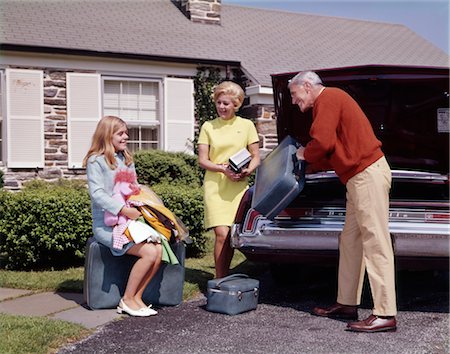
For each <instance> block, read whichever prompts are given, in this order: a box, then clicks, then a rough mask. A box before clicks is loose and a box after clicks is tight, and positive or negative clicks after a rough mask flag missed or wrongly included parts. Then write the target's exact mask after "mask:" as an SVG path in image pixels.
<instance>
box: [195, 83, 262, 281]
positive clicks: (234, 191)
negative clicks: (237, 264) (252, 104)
mask: <svg viewBox="0 0 450 354" xmlns="http://www.w3.org/2000/svg"><path fill="white" fill-rule="evenodd" d="M213 98H214V102H215V105H216V110H217V114H218V117H217V118H216V119H213V120H211V121H207V122H205V123H204V124H203V125H202V127H201V130H200V135H199V139H198V144H199V145H198V161H199V165H200V166H201V167H202V168H204V169H205V170H206V173H205V179H204V185H203V187H204V202H205V226H206V227H207V228H213V229H214V234H215V244H214V262H215V270H216V278H222V277H224V276H226V275H227V274H228V272H229V268H230V263H231V259H232V258H233V249H232V248H231V246H230V235H229V233H230V226H231V225H232V224H233V221H234V217H235V215H236V211H237V208H238V206H239V202H240V200H241V198H242V196H243V194H244V192H245V190H246V189H247V188H248V180H247V176H249V175H250V174H251V173H252V172H253V171H254V170H255V169H256V167H258V165H259V162H260V156H259V138H258V133H257V132H256V128H255V125H254V124H253V122H252V121H250V120H249V119H244V118H241V117H238V116H236V112H237V110H238V109H239V108H240V107H241V105H242V103H243V101H244V91H243V90H242V88H241V87H240V86H239V85H238V84H235V83H234V82H231V81H224V82H222V83H221V84H220V85H218V86H217V87H216V89H215V90H214V96H213ZM242 148H247V149H248V150H249V152H250V154H251V155H252V160H251V162H250V164H249V166H248V167H247V168H244V169H243V170H242V171H241V173H234V172H233V171H232V170H231V169H230V168H228V159H229V158H230V156H232V155H233V154H235V153H236V152H238V151H239V150H241V149H242Z"/></svg>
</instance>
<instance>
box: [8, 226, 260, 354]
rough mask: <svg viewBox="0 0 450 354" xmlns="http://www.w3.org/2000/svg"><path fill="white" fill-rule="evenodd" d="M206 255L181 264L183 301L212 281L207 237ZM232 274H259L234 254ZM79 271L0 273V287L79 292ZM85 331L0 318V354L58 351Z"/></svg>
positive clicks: (41, 319)
mask: <svg viewBox="0 0 450 354" xmlns="http://www.w3.org/2000/svg"><path fill="white" fill-rule="evenodd" d="M208 240H209V242H208V245H207V252H206V253H205V255H204V256H203V257H200V258H188V259H186V261H185V268H186V276H185V283H184V289H183V299H184V300H185V301H186V300H189V299H193V298H196V297H198V296H199V295H200V294H201V293H205V291H206V283H207V281H208V280H209V279H212V278H213V277H214V258H213V252H212V249H213V242H212V240H213V235H212V234H211V233H210V234H208ZM231 268H232V272H233V273H237V272H239V273H241V272H244V273H247V274H252V273H254V272H259V271H261V268H260V267H259V266H255V265H254V264H252V263H251V262H248V261H246V259H245V257H244V256H243V255H242V254H241V253H240V252H235V255H234V257H233V261H232V264H231ZM83 272H84V269H83V267H79V268H70V269H66V270H58V271H42V272H35V271H32V272H18V271H7V270H0V287H6V288H18V289H31V290H35V291H36V292H40V291H62V292H64V291H67V292H82V291H83ZM90 333H91V331H89V330H87V329H86V328H84V327H82V326H80V325H75V324H72V323H68V322H65V321H59V320H49V319H47V318H45V317H22V316H10V315H2V314H0V338H1V340H0V353H48V352H54V351H55V350H56V349H57V348H58V347H60V346H62V345H64V344H66V343H68V342H70V341H77V340H80V339H81V338H83V337H86V336H87V335H89V334H90Z"/></svg>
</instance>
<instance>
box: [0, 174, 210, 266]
mask: <svg viewBox="0 0 450 354" xmlns="http://www.w3.org/2000/svg"><path fill="white" fill-rule="evenodd" d="M152 188H153V190H154V191H155V192H156V193H157V194H158V195H159V196H160V198H161V199H162V200H163V201H164V204H165V205H166V207H168V208H169V209H170V210H171V211H172V212H174V213H175V214H176V215H177V216H178V217H179V218H180V219H181V220H182V221H183V222H184V224H185V225H186V226H187V227H188V229H189V233H190V238H191V239H192V243H191V244H188V245H187V255H188V256H189V257H194V256H199V255H201V254H202V253H203V252H204V250H205V246H206V245H205V242H206V240H205V239H204V236H203V234H204V231H205V230H204V229H203V199H202V198H203V196H202V191H201V188H200V187H198V186H195V185H194V186H187V185H184V186H183V185H181V184H170V185H168V184H159V185H154V186H152ZM91 235H92V218H91V210H90V199H89V194H88V191H87V188H86V183H85V182H83V181H73V182H69V181H65V180H61V181H59V182H56V183H49V182H44V181H42V180H35V181H33V182H31V183H29V184H28V185H27V186H26V187H25V189H24V190H22V191H20V192H16V193H12V192H7V191H0V255H2V258H3V259H2V260H1V263H2V265H3V266H4V267H5V268H6V269H16V270H17V269H21V270H29V269H34V270H36V269H49V268H65V267H68V266H77V265H81V264H82V263H83V260H84V251H85V245H86V240H87V239H88V238H89V237H90V236H91Z"/></svg>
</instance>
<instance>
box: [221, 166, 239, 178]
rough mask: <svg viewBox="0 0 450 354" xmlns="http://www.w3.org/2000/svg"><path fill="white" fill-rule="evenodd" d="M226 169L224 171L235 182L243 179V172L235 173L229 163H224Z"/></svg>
mask: <svg viewBox="0 0 450 354" xmlns="http://www.w3.org/2000/svg"><path fill="white" fill-rule="evenodd" d="M223 166H224V169H223V171H222V173H223V174H224V175H225V176H227V177H228V178H229V179H230V180H232V181H233V182H237V181H240V180H241V179H242V176H241V173H235V172H234V171H233V170H232V169H231V168H229V167H228V165H227V164H224V165H223Z"/></svg>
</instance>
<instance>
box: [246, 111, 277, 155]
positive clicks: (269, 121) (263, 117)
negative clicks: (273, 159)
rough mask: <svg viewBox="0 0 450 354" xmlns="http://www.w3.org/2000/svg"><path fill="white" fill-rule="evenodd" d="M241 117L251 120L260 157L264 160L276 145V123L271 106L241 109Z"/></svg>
mask: <svg viewBox="0 0 450 354" xmlns="http://www.w3.org/2000/svg"><path fill="white" fill-rule="evenodd" d="M241 114H242V116H243V117H246V118H251V119H252V120H253V121H254V122H255V125H256V130H257V131H258V135H259V147H260V150H259V151H260V153H261V157H262V158H264V157H266V156H267V154H268V153H269V152H271V151H272V150H273V149H274V148H275V147H276V146H277V144H278V135H277V122H276V117H275V108H274V106H273V105H252V106H248V107H244V108H243V109H241Z"/></svg>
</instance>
